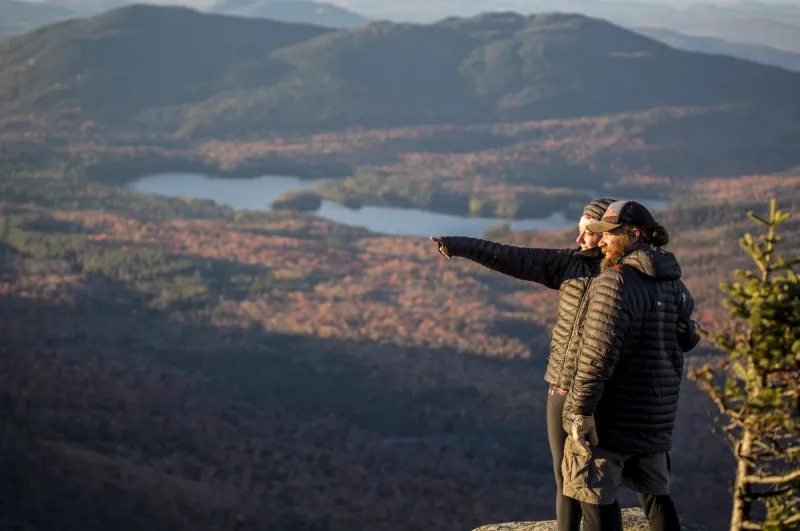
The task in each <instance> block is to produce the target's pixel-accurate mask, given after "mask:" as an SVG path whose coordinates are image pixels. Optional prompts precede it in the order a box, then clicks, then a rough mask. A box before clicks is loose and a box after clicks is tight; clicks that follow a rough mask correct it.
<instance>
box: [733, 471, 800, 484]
mask: <svg viewBox="0 0 800 531" xmlns="http://www.w3.org/2000/svg"><path fill="white" fill-rule="evenodd" d="M796 479H800V468H798V469H797V470H794V471H792V472H789V473H788V474H783V475H782V476H763V477H759V476H745V478H744V482H745V483H750V484H753V485H766V484H769V483H786V482H788V481H794V480H796Z"/></svg>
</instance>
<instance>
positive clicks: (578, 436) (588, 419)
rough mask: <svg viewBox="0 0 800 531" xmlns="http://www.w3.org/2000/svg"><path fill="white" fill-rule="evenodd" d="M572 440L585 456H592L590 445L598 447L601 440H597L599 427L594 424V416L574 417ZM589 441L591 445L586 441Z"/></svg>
mask: <svg viewBox="0 0 800 531" xmlns="http://www.w3.org/2000/svg"><path fill="white" fill-rule="evenodd" d="M570 435H572V439H573V440H574V441H575V443H576V444H577V445H578V447H579V448H581V452H583V454H584V455H588V456H591V455H592V451H591V449H590V448H589V444H591V445H592V446H597V444H598V443H599V442H600V440H599V439H598V438H597V426H596V425H595V423H594V415H574V416H573V417H572V431H571V433H570ZM587 439H588V440H589V444H587V443H586V440H587Z"/></svg>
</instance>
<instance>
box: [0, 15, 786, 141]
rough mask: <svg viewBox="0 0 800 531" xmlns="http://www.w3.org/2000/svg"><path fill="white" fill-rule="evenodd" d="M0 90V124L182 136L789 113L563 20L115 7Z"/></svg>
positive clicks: (2, 72)
mask: <svg viewBox="0 0 800 531" xmlns="http://www.w3.org/2000/svg"><path fill="white" fill-rule="evenodd" d="M179 35H180V36H181V38H180V39H176V37H177V36H179ZM0 76H2V80H3V81H2V84H1V85H0V97H1V98H2V102H3V103H2V104H0V113H2V114H3V115H10V114H13V113H23V112H24V113H27V112H34V113H39V114H47V113H53V112H56V113H59V112H61V113H64V112H68V111H69V112H72V113H77V116H79V117H83V118H88V119H93V120H96V121H99V122H101V123H105V124H110V125H117V126H125V127H134V124H135V125H136V127H140V128H143V130H149V131H153V130H166V131H170V130H178V131H181V132H183V133H185V134H189V135H195V136H197V135H203V136H220V135H234V136H243V135H246V134H266V133H269V132H270V131H287V130H289V131H297V130H320V129H335V128H342V127H347V126H353V125H363V126H368V127H377V126H391V125H413V124H427V123H442V122H446V123H476V122H496V121H509V120H514V121H519V120H526V119H542V118H563V117H575V116H591V115H598V114H606V113H612V112H621V111H633V110H641V109H646V108H651V107H665V106H713V105H721V104H745V105H749V106H754V107H755V108H757V109H766V110H769V109H772V110H776V111H780V112H781V113H782V114H784V115H786V116H789V117H791V116H794V113H795V112H797V109H798V107H800V102H798V99H797V97H796V95H797V94H798V93H800V74H795V73H790V72H786V71H784V70H782V69H778V68H773V67H768V66H763V65H758V64H754V63H750V62H746V61H741V60H737V59H733V58H727V57H720V56H710V55H705V54H696V53H690V52H684V51H679V50H674V49H672V48H670V47H669V46H666V45H664V44H661V43H659V42H657V41H654V40H652V39H649V38H647V37H643V36H641V35H638V34H635V33H633V32H631V31H628V30H625V29H622V28H620V27H618V26H615V25H613V24H611V23H609V22H606V21H603V20H599V19H591V18H587V17H584V16H580V15H567V14H541V15H532V16H529V17H523V16H521V15H517V14H514V13H492V14H484V15H479V16H476V17H473V18H469V19H446V20H443V21H441V22H439V23H436V24H433V25H411V24H393V23H388V22H376V23H372V24H369V25H367V26H363V27H359V28H353V29H345V30H340V31H336V32H332V31H329V30H326V29H322V28H318V27H314V26H305V25H291V24H285V23H278V22H273V21H268V20H255V19H242V18H234V17H223V16H220V15H210V14H201V13H198V12H196V11H192V10H190V9H184V8H174V7H155V6H129V7H124V8H120V9H117V10H113V11H110V12H108V13H106V14H104V15H100V16H98V17H94V18H90V19H85V20H76V21H70V22H65V23H60V24H57V25H55V26H52V27H48V28H43V29H41V30H39V31H36V32H33V33H31V34H29V35H26V36H23V37H20V38H18V39H13V40H10V41H8V42H5V43H3V44H0ZM740 127H744V124H742V125H740Z"/></svg>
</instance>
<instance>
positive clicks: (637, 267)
mask: <svg viewBox="0 0 800 531" xmlns="http://www.w3.org/2000/svg"><path fill="white" fill-rule="evenodd" d="M586 228H587V230H589V231H591V232H593V233H603V237H602V239H601V241H600V244H599V245H600V249H601V252H602V253H603V259H602V261H601V263H600V270H601V272H600V274H599V275H598V276H597V277H596V278H595V279H594V281H593V282H592V285H591V287H590V288H589V291H588V293H587V297H586V308H585V311H584V313H583V317H582V319H581V325H580V326H581V340H580V345H579V348H578V355H577V359H576V363H575V369H576V370H575V374H574V376H573V378H572V386H571V388H570V390H569V393H568V395H567V399H566V402H565V404H564V424H563V425H564V429H565V431H566V432H567V433H568V434H569V435H570V437H568V439H567V442H566V445H565V449H564V462H563V475H564V494H565V495H566V496H568V497H570V498H573V499H576V500H578V501H580V502H581V509H582V512H583V523H584V530H585V531H622V529H623V528H622V513H621V510H620V506H619V503H618V502H617V493H618V491H619V488H620V487H621V486H627V487H630V488H631V489H633V490H634V491H635V492H636V493H637V494H638V495H639V501H640V503H641V504H642V505H643V507H644V508H645V512H646V513H647V516H648V519H649V521H650V528H651V530H652V531H673V530H674V531H678V530H679V529H680V522H679V520H678V515H677V512H676V510H675V506H674V505H673V503H672V500H671V498H670V497H669V472H670V463H669V450H670V449H671V446H672V431H673V428H674V425H675V417H676V412H677V407H678V396H679V393H680V386H681V381H682V377H683V349H682V348H681V339H680V337H679V332H678V323H679V322H680V321H681V320H685V319H687V320H688V319H689V318H690V316H691V314H692V311H693V310H694V299H693V298H692V296H691V294H690V293H689V290H687V289H686V286H685V285H684V284H683V282H682V281H681V280H680V277H681V268H680V265H679V264H678V261H677V260H676V259H675V256H674V255H673V254H672V253H669V252H666V251H663V250H662V249H661V248H662V247H664V246H665V245H666V244H667V243H668V242H669V235H668V234H667V231H666V230H665V229H664V227H663V226H661V225H660V224H659V223H657V222H656V221H655V219H653V216H652V215H651V214H650V212H649V211H648V210H647V209H646V208H645V207H644V206H642V205H640V204H639V203H636V202H634V201H619V202H615V203H612V204H611V205H609V207H608V209H607V210H606V212H605V214H604V215H603V218H602V220H601V221H600V222H597V223H590V224H588V225H587V227H586ZM587 440H588V444H587Z"/></svg>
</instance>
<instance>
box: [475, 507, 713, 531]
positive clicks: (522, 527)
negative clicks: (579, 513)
mask: <svg viewBox="0 0 800 531" xmlns="http://www.w3.org/2000/svg"><path fill="white" fill-rule="evenodd" d="M622 524H623V526H624V528H625V531H650V526H649V525H648V523H647V518H645V516H644V511H642V510H641V509H640V508H639V507H636V508H632V509H623V510H622ZM681 524H682V527H683V531H708V528H707V527H705V526H702V525H699V524H695V523H693V522H687V521H686V520H683V519H681ZM581 528H583V526H581ZM473 531H556V521H555V520H547V521H541V522H508V523H505V524H489V525H484V526H481V527H479V528H477V529H474V530H473Z"/></svg>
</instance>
